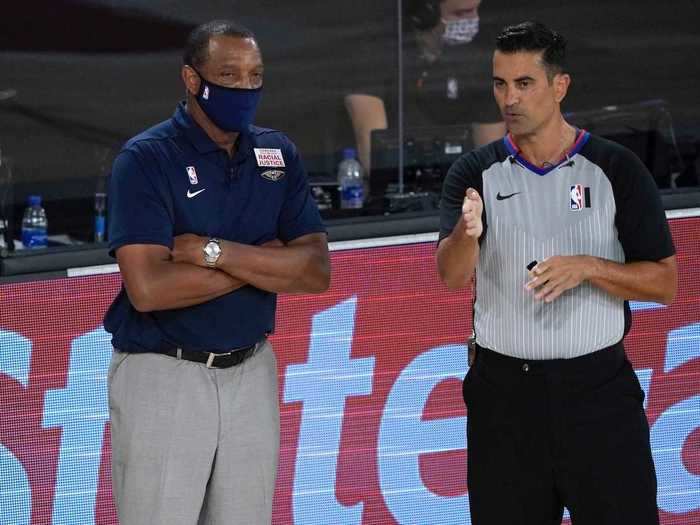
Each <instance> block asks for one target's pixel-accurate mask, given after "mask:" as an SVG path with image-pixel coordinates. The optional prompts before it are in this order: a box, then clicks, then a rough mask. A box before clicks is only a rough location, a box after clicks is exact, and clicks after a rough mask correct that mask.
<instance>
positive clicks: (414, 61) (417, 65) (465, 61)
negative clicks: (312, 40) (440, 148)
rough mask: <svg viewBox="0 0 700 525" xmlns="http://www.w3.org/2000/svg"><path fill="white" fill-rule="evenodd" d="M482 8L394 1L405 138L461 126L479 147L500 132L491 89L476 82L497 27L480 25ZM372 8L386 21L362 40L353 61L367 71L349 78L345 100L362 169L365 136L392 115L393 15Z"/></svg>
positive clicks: (388, 123)
mask: <svg viewBox="0 0 700 525" xmlns="http://www.w3.org/2000/svg"><path fill="white" fill-rule="evenodd" d="M487 7H488V6H487ZM482 8H483V6H482V1H481V0H404V1H403V2H402V9H403V13H402V14H403V18H402V20H403V47H402V48H401V50H400V51H401V54H402V58H403V61H402V62H403V83H402V87H403V91H404V97H403V108H402V111H403V116H404V119H403V124H404V129H405V130H406V133H407V135H410V134H411V132H412V130H413V129H415V128H421V127H436V126H463V127H464V129H465V130H468V131H470V132H471V133H472V134H473V136H474V142H475V143H476V144H477V145H482V144H487V143H489V142H491V141H493V140H497V139H499V138H501V137H502V136H503V135H504V134H505V126H504V124H503V122H502V121H501V118H500V115H499V114H498V108H497V107H496V105H495V104H494V103H493V100H492V99H491V86H490V84H488V83H487V82H485V81H484V78H487V76H488V72H489V69H490V66H491V43H492V41H493V39H494V38H495V35H496V29H497V28H496V27H495V26H494V25H493V24H491V23H484V21H483V19H482V18H481V10H482ZM377 9H381V10H383V12H382V13H381V15H378V16H380V17H381V19H382V20H386V21H387V22H386V24H385V27H383V28H382V30H381V31H382V32H381V34H379V35H372V37H371V38H369V37H368V38H367V44H365V45H364V46H363V47H364V49H363V48H362V47H361V48H360V49H359V51H358V52H357V55H359V56H360V58H358V59H357V62H359V63H360V64H364V66H365V71H367V73H366V74H364V75H363V74H362V73H361V70H357V72H355V74H354V78H356V79H357V80H358V81H357V83H356V85H354V86H350V87H349V88H348V91H349V94H348V95H346V96H345V107H346V109H347V112H348V115H349V116H350V120H351V122H352V126H353V131H354V133H355V140H356V143H357V148H358V152H359V157H360V160H361V162H362V163H363V165H364V167H365V168H366V169H367V168H371V166H369V162H370V157H371V151H370V134H371V131H372V130H375V129H385V128H387V127H389V128H393V127H396V126H397V124H396V122H397V118H398V113H399V107H398V102H397V97H398V89H399V78H398V66H397V61H396V56H397V53H398V50H397V49H396V44H397V42H396V41H397V34H396V33H397V31H396V22H395V20H396V13H395V12H394V11H393V9H394V7H393V4H391V3H387V4H381V7H377ZM488 18H489V17H488V14H487V16H486V19H487V20H488ZM356 69H357V68H356Z"/></svg>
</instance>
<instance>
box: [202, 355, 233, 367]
mask: <svg viewBox="0 0 700 525" xmlns="http://www.w3.org/2000/svg"><path fill="white" fill-rule="evenodd" d="M232 353H233V352H224V353H223V354H214V353H212V352H209V357H208V358H207V368H216V367H215V366H212V364H213V363H214V359H215V358H217V357H219V356H222V355H231V354H232Z"/></svg>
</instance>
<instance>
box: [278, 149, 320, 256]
mask: <svg viewBox="0 0 700 525" xmlns="http://www.w3.org/2000/svg"><path fill="white" fill-rule="evenodd" d="M288 163H289V168H288V169H287V173H288V175H287V176H288V177H289V180H288V181H287V195H286V197H285V200H284V204H283V205H282V210H281V212H280V216H279V222H278V228H279V238H280V240H282V241H284V242H289V241H291V240H294V239H296V238H297V237H301V236H302V235H307V234H309V233H319V232H325V231H326V228H325V227H324V225H323V221H322V220H321V215H320V213H319V212H318V206H317V205H316V201H315V200H314V199H313V197H312V196H311V189H310V188H309V183H308V180H307V177H306V170H305V169H304V166H303V163H302V161H301V158H300V156H299V153H298V152H297V150H296V148H295V147H294V146H293V145H292V147H291V155H289V157H288Z"/></svg>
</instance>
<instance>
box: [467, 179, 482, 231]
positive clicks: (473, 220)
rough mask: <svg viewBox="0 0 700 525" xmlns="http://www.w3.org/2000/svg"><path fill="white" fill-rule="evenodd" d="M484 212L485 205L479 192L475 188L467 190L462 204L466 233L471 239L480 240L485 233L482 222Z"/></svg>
mask: <svg viewBox="0 0 700 525" xmlns="http://www.w3.org/2000/svg"><path fill="white" fill-rule="evenodd" d="M483 210H484V203H483V201H482V200H481V196H480V195H479V192H478V191H476V190H475V189H474V188H467V191H466V192H465V194H464V202H463V203H462V220H463V221H464V231H465V233H466V234H467V235H468V236H469V237H476V238H477V239H478V238H479V237H480V236H481V233H482V232H483V231H484V224H483V222H482V221H481V213H482V212H483Z"/></svg>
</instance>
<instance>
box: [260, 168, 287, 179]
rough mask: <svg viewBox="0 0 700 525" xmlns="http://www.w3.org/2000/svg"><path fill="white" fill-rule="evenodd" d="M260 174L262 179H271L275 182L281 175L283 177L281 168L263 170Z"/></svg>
mask: <svg viewBox="0 0 700 525" xmlns="http://www.w3.org/2000/svg"><path fill="white" fill-rule="evenodd" d="M260 176H261V177H262V178H263V179H267V180H271V181H272V182H277V181H278V180H280V179H281V178H282V177H284V171H282V170H267V171H263V172H262V173H261V174H260Z"/></svg>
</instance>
